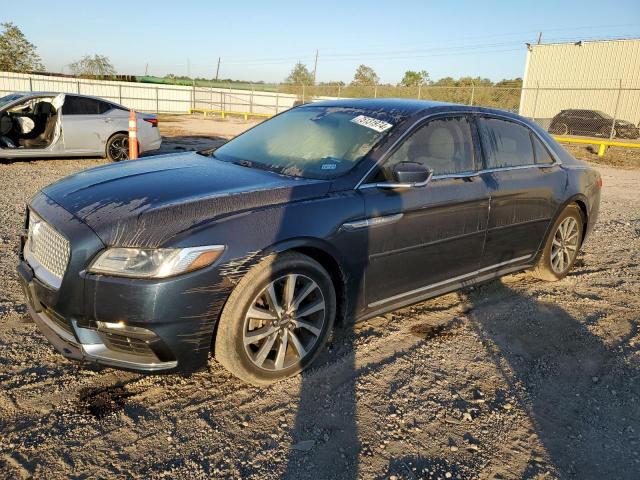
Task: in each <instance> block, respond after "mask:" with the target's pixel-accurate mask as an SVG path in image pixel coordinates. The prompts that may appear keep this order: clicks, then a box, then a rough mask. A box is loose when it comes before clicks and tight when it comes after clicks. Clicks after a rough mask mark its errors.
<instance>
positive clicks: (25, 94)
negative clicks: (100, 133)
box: [9, 90, 118, 105]
mask: <svg viewBox="0 0 640 480" xmlns="http://www.w3.org/2000/svg"><path fill="white" fill-rule="evenodd" d="M13 93H14V94H16V95H22V98H29V97H55V96H56V95H59V94H61V93H64V94H65V96H66V95H68V96H71V97H83V98H91V99H93V100H100V101H101V102H107V103H111V104H113V105H118V103H116V102H114V101H112V100H107V99H106V98H102V97H96V96H93V95H83V94H79V93H68V92H48V91H45V90H43V91H38V92H13ZM9 95H11V94H9Z"/></svg>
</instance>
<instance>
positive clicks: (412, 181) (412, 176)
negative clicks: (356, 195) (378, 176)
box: [360, 162, 433, 189]
mask: <svg viewBox="0 0 640 480" xmlns="http://www.w3.org/2000/svg"><path fill="white" fill-rule="evenodd" d="M431 177H433V170H431V169H430V168H428V167H425V166H424V165H423V164H421V163H417V162H400V163H397V164H396V165H394V167H393V181H392V182H378V183H367V184H364V185H362V186H361V187H360V188H388V189H400V188H415V187H424V186H426V185H427V183H429V181H431Z"/></svg>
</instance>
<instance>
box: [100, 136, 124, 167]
mask: <svg viewBox="0 0 640 480" xmlns="http://www.w3.org/2000/svg"><path fill="white" fill-rule="evenodd" d="M105 152H106V154H107V158H108V159H109V160H111V161H112V162H120V161H123V160H129V135H127V134H126V133H116V134H115V135H112V136H111V138H109V140H108V141H107V146H106V149H105Z"/></svg>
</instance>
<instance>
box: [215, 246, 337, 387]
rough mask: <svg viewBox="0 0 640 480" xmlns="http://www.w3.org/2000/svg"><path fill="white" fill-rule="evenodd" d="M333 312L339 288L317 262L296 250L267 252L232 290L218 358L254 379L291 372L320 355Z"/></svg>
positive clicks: (248, 379)
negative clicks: (273, 254) (269, 253)
mask: <svg viewBox="0 0 640 480" xmlns="http://www.w3.org/2000/svg"><path fill="white" fill-rule="evenodd" d="M335 314H336V295H335V289H334V286H333V283H332V281H331V277H330V276H329V274H328V273H327V271H326V270H325V269H324V268H323V267H322V266H321V265H320V264H319V263H318V262H316V261H315V260H313V259H311V258H309V257H307V256H306V255H302V254H299V253H295V252H290V253H285V254H282V255H279V256H273V257H269V258H267V259H265V260H263V261H262V262H261V263H260V264H258V265H257V266H256V267H254V268H253V269H252V270H250V271H249V273H247V275H246V276H245V277H244V278H243V279H242V280H241V281H240V282H239V283H238V285H237V286H236V288H235V289H234V291H233V292H232V294H231V295H230V297H229V299H228V301H227V304H226V305H225V307H224V310H223V312H222V315H221V317H220V323H219V325H218V331H217V334H216V340H215V356H216V359H217V360H218V361H219V362H220V363H221V364H222V365H223V366H224V367H225V368H227V370H229V371H230V372H231V373H233V374H234V375H236V376H237V377H239V378H241V379H242V380H244V381H246V382H249V383H252V384H254V385H266V384H269V383H273V382H276V381H278V380H281V379H283V378H287V377H290V376H292V375H295V374H296V373H298V372H300V371H302V370H303V369H304V368H306V367H307V366H308V365H310V364H311V363H312V362H313V360H314V359H315V358H316V356H317V355H318V353H319V352H320V351H321V349H322V347H323V346H324V344H325V343H326V341H327V338H328V336H329V334H330V332H331V330H332V328H333V322H334V319H335Z"/></svg>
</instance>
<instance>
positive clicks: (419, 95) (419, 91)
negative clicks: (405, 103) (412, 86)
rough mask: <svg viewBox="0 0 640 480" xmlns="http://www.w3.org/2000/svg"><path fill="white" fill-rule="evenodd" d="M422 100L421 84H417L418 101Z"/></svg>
mask: <svg viewBox="0 0 640 480" xmlns="http://www.w3.org/2000/svg"><path fill="white" fill-rule="evenodd" d="M421 99H422V83H419V84H418V100H421Z"/></svg>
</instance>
